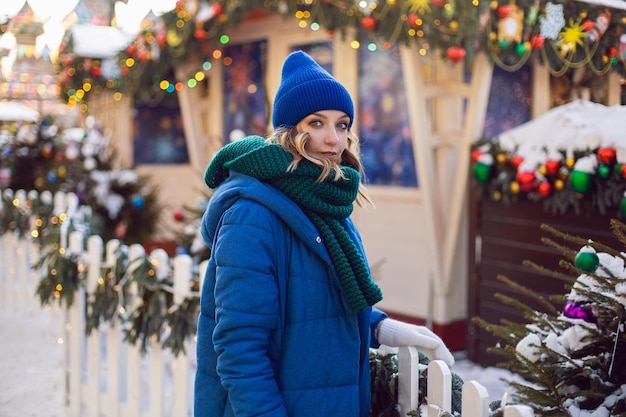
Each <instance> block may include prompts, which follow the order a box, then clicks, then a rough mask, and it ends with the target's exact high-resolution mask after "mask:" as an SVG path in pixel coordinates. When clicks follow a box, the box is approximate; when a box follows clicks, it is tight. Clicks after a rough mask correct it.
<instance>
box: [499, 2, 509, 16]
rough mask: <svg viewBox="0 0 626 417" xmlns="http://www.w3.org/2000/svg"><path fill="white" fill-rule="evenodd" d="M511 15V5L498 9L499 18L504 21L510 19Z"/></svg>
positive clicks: (504, 5)
mask: <svg viewBox="0 0 626 417" xmlns="http://www.w3.org/2000/svg"><path fill="white" fill-rule="evenodd" d="M510 14H511V5H510V4H503V5H502V6H500V7H498V17H499V18H500V19H504V18H506V17H509V15H510Z"/></svg>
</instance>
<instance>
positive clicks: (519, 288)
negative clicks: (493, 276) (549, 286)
mask: <svg viewBox="0 0 626 417" xmlns="http://www.w3.org/2000/svg"><path fill="white" fill-rule="evenodd" d="M497 279H498V280H499V281H501V282H503V283H505V284H507V285H508V286H509V287H511V288H512V289H513V290H514V291H516V292H518V293H520V294H523V295H525V296H527V297H529V298H531V299H533V300H535V301H537V302H538V303H539V304H541V305H542V306H543V307H544V308H545V309H546V310H547V312H548V313H550V314H554V313H556V312H557V309H556V307H554V305H552V303H549V302H547V301H546V299H545V298H544V297H543V296H541V295H540V294H538V293H537V292H535V291H533V290H531V289H530V288H528V287H526V286H524V285H522V284H519V283H516V282H515V281H512V280H511V279H509V278H507V277H506V276H504V275H498V276H497ZM495 296H496V298H498V296H500V297H501V298H502V299H503V300H505V299H508V300H507V301H508V303H509V305H512V306H514V307H518V308H520V309H522V310H523V311H524V316H525V317H526V314H528V316H530V317H532V316H533V313H534V312H535V310H534V309H532V308H530V307H528V306H527V305H526V304H523V303H521V302H520V301H518V300H516V299H513V298H510V297H507V296H504V295H502V294H496V295H495Z"/></svg>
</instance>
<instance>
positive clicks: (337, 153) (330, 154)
mask: <svg viewBox="0 0 626 417" xmlns="http://www.w3.org/2000/svg"><path fill="white" fill-rule="evenodd" d="M297 128H298V130H300V131H303V132H307V133H308V134H309V136H310V139H309V140H308V141H307V143H306V145H305V149H306V150H307V151H308V152H310V153H314V154H317V155H320V156H323V157H325V158H328V159H331V160H333V161H336V162H337V163H339V162H341V154H342V153H343V151H344V149H346V146H347V145H348V130H349V128H350V118H349V117H348V115H347V114H345V113H344V112H342V111H339V110H321V111H318V112H316V113H313V114H310V115H308V116H307V117H305V118H304V119H302V120H301V121H300V123H298V126H297Z"/></svg>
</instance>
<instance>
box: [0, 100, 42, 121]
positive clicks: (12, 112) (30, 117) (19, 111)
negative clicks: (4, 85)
mask: <svg viewBox="0 0 626 417" xmlns="http://www.w3.org/2000/svg"><path fill="white" fill-rule="evenodd" d="M0 120H2V121H25V122H36V121H37V120H39V112H38V111H37V110H33V109H31V108H29V107H27V106H25V105H24V104H23V103H19V102H15V101H1V102H0Z"/></svg>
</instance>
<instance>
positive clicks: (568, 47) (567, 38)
mask: <svg viewBox="0 0 626 417" xmlns="http://www.w3.org/2000/svg"><path fill="white" fill-rule="evenodd" d="M559 35H560V38H561V49H563V50H564V51H571V52H576V48H577V47H578V45H580V46H583V39H584V38H585V37H586V36H587V33H586V32H585V30H584V29H583V27H582V25H581V24H580V20H578V21H576V22H574V20H573V19H570V20H569V25H568V26H565V27H564V28H563V30H562V31H561V33H560V34H559Z"/></svg>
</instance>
